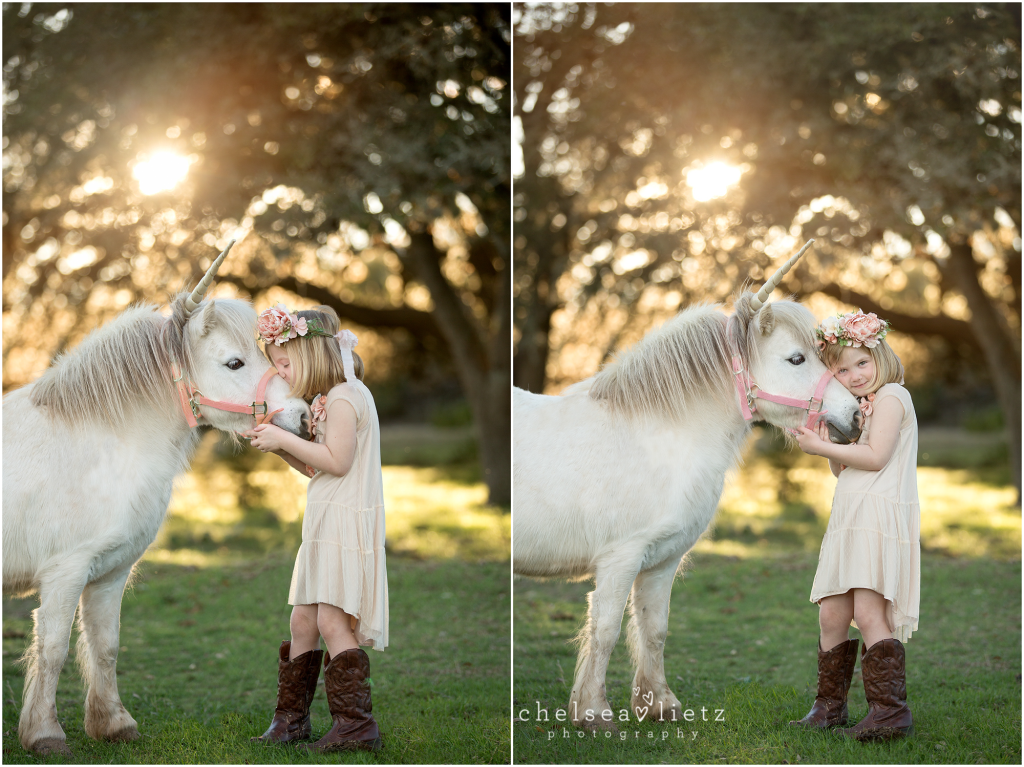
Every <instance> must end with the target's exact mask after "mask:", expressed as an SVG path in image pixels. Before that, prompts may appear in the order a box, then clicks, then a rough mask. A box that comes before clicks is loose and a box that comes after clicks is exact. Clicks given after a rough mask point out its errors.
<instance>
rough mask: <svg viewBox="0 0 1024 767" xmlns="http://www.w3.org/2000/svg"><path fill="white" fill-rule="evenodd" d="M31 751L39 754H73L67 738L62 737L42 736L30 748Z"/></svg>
mask: <svg viewBox="0 0 1024 767" xmlns="http://www.w3.org/2000/svg"><path fill="white" fill-rule="evenodd" d="M29 751H32V752H34V753H37V754H39V755H40V756H49V755H50V754H63V755H64V756H71V749H70V748H68V744H67V741H66V740H61V739H60V738H42V739H41V740H37V741H36V742H35V743H33V744H32V746H31V747H30V748H29Z"/></svg>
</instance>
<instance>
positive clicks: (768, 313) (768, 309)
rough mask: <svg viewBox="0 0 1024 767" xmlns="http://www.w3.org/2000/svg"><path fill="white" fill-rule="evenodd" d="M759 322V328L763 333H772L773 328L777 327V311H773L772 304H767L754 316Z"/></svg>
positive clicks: (764, 334)
mask: <svg viewBox="0 0 1024 767" xmlns="http://www.w3.org/2000/svg"><path fill="white" fill-rule="evenodd" d="M754 319H755V321H756V322H757V329H758V330H760V331H761V335H763V336H767V335H770V334H771V332H772V330H774V329H775V312H773V311H772V305H771V304H765V305H764V306H762V307H761V308H760V309H759V310H758V311H757V316H756V317H755V318H754Z"/></svg>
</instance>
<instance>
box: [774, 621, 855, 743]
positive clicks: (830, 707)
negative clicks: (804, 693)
mask: <svg viewBox="0 0 1024 767" xmlns="http://www.w3.org/2000/svg"><path fill="white" fill-rule="evenodd" d="M857 645H858V641H857V640H856V639H847V640H846V641H845V642H840V643H839V644H837V645H836V646H835V647H833V648H832V649H831V650H829V651H828V652H822V651H821V641H820V640H819V642H818V695H817V697H815V699H814V705H813V706H811V710H810V711H808V712H807V716H805V717H804V718H803V719H800V720H797V721H791V722H790V724H792V725H795V726H797V727H807V728H817V729H822V730H826V729H829V728H832V727H843V726H845V725H846V724H847V722H848V721H849V713H848V709H847V707H846V695H847V693H849V692H850V682H852V681H853V667H854V666H855V665H856V663H857Z"/></svg>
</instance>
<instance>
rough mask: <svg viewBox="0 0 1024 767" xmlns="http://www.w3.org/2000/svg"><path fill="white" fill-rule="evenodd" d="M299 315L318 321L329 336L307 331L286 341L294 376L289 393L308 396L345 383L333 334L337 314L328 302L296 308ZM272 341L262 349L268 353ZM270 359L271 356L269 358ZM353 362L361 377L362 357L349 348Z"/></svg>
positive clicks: (300, 317)
mask: <svg viewBox="0 0 1024 767" xmlns="http://www.w3.org/2000/svg"><path fill="white" fill-rule="evenodd" d="M295 314H296V316H298V317H299V319H305V320H306V323H307V324H314V323H317V324H318V327H320V328H322V329H323V330H324V332H326V333H330V335H329V336H314V335H306V336H299V337H298V338H293V339H291V340H290V341H285V343H284V344H282V346H285V347H287V352H288V359H289V361H290V362H291V364H292V373H293V374H294V379H293V383H292V390H291V392H290V395H291V396H292V397H301V398H302V399H306V400H308V399H310V398H311V397H315V396H316V395H317V394H326V393H327V392H329V391H330V390H331V389H333V388H334V387H335V386H337V385H338V384H340V383H345V381H346V379H345V363H344V362H343V361H342V359H341V349H339V348H338V342H337V340H335V339H334V338H333V337H332V336H334V334H336V333H337V332H338V325H339V322H338V314H337V312H335V311H334V309H332V308H331V307H329V306H317V307H314V308H313V309H303V310H302V311H299V312H296V313H295ZM270 346H271V344H264V345H263V353H264V354H266V355H267V359H271V357H270ZM271 361H273V360H271ZM352 366H353V368H355V374H356V378H358V379H359V380H360V381H362V380H363V374H364V367H363V360H362V359H361V358H360V357H359V355H358V354H356V353H355V352H352Z"/></svg>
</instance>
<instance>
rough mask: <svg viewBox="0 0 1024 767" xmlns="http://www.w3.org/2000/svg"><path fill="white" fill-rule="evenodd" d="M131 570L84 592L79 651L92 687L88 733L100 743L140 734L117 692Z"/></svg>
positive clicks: (87, 707)
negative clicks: (124, 599) (126, 587)
mask: <svg viewBox="0 0 1024 767" xmlns="http://www.w3.org/2000/svg"><path fill="white" fill-rule="evenodd" d="M131 570H132V569H131V567H126V568H125V569H123V570H120V571H116V572H114V573H111V574H109V575H107V576H105V577H104V578H103V579H102V580H99V581H96V582H94V583H90V584H88V585H87V586H86V587H85V590H84V591H83V592H82V600H81V603H80V604H81V609H80V610H79V613H78V627H79V630H80V632H81V633H80V635H79V638H78V645H77V647H76V648H75V649H76V651H77V655H78V665H79V667H80V668H81V670H82V676H83V677H84V679H85V680H86V683H87V684H88V685H89V692H88V694H87V695H86V698H85V732H86V734H87V735H88V736H89V737H90V738H96V739H97V740H135V739H136V738H138V737H139V730H138V726H137V724H136V722H135V720H134V719H133V718H132V715H131V714H129V713H128V712H127V711H126V710H125V707H124V706H123V705H122V704H121V697H120V695H118V692H117V650H118V644H119V638H120V619H121V596H122V594H123V593H124V585H125V582H126V581H127V580H128V576H129V574H131Z"/></svg>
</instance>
